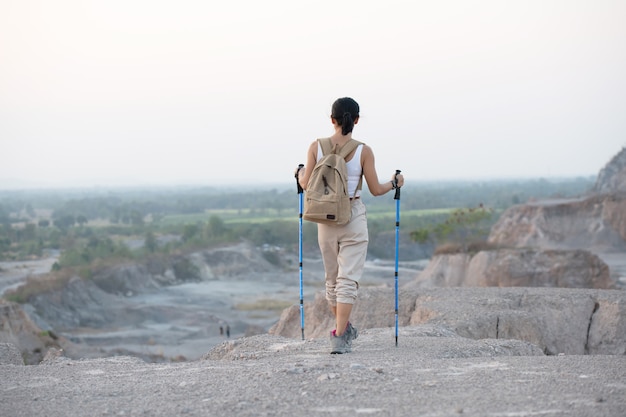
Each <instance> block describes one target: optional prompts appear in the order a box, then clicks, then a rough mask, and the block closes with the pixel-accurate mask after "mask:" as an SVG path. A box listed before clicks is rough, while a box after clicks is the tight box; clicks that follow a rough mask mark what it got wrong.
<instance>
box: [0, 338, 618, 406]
mask: <svg viewBox="0 0 626 417" xmlns="http://www.w3.org/2000/svg"><path fill="white" fill-rule="evenodd" d="M0 375H1V377H0V404H1V406H0V414H1V415H2V416H6V417H9V416H11V417H19V416H50V417H53V416H63V417H66V416H122V415H123V416H213V415H214V416H222V415H236V416H336V415H376V416H456V415H466V416H508V417H517V416H625V415H626V357H624V356H544V355H543V354H542V352H541V351H539V350H538V349H537V348H536V347H535V346H533V345H529V344H527V343H524V342H520V341H515V340H492V339H489V340H471V339H465V338H462V337H459V336H457V335H456V334H454V333H452V332H450V331H447V330H446V329H443V328H437V327H428V326H416V327H406V328H404V327H403V328H401V329H400V333H399V338H398V346H397V347H396V346H395V340H394V332H393V329H369V330H365V331H363V332H361V334H360V336H359V338H358V339H357V340H355V341H354V348H353V352H352V353H350V354H345V355H330V354H328V346H327V341H326V340H324V339H313V340H306V341H301V340H296V339H287V338H282V337H277V336H270V335H260V336H254V337H250V338H243V339H237V340H232V341H229V342H226V343H224V344H221V345H219V346H217V347H215V348H214V349H212V350H211V351H210V352H208V353H207V354H206V355H205V356H204V357H203V359H201V360H198V361H193V362H186V363H171V364H147V363H144V362H142V361H140V360H139V359H136V358H131V357H115V358H107V359H92V360H70V359H67V358H63V357H60V358H56V359H54V360H52V361H49V362H44V363H43V364H41V365H37V366H20V365H3V366H0Z"/></svg>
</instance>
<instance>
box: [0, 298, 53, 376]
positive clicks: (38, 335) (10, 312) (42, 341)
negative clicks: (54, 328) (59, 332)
mask: <svg viewBox="0 0 626 417" xmlns="http://www.w3.org/2000/svg"><path fill="white" fill-rule="evenodd" d="M5 344H10V345H11V346H12V347H8V346H6V345H5ZM0 346H2V355H3V357H6V358H7V359H6V360H7V361H9V362H11V363H13V362H15V361H16V359H15V357H16V353H15V352H16V351H17V352H19V355H20V360H21V361H22V363H26V364H35V363H39V362H40V361H41V360H42V359H43V357H44V355H45V354H46V352H47V350H48V349H49V348H52V347H55V348H60V344H59V340H58V337H57V336H56V335H55V334H54V333H52V332H49V331H42V329H41V328H40V327H38V326H37V325H36V324H35V323H34V322H33V321H32V320H31V318H30V317H29V316H28V314H26V313H25V312H24V310H23V309H22V307H21V306H20V305H19V304H17V303H13V302H10V301H5V300H3V299H0Z"/></svg>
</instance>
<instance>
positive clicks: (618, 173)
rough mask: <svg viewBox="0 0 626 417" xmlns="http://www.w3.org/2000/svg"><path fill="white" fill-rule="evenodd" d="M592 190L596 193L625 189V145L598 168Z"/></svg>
mask: <svg viewBox="0 0 626 417" xmlns="http://www.w3.org/2000/svg"><path fill="white" fill-rule="evenodd" d="M593 191H594V192H596V193H612V192H616V191H626V147H625V148H622V150H621V151H620V152H619V153H618V154H617V155H615V156H614V157H613V158H612V159H611V160H610V161H609V163H608V164H606V166H605V167H604V168H602V169H601V170H600V173H599V174H598V178H597V180H596V184H595V185H594V187H593Z"/></svg>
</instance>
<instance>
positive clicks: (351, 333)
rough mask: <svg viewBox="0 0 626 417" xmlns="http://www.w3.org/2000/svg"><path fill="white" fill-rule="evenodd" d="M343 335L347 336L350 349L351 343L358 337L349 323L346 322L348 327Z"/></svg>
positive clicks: (355, 330)
mask: <svg viewBox="0 0 626 417" xmlns="http://www.w3.org/2000/svg"><path fill="white" fill-rule="evenodd" d="M344 334H347V335H348V343H349V344H350V347H352V341H353V340H354V339H356V338H357V337H359V332H358V330H357V329H356V327H354V326H353V325H352V323H350V322H348V327H347V328H346V331H345V333H344Z"/></svg>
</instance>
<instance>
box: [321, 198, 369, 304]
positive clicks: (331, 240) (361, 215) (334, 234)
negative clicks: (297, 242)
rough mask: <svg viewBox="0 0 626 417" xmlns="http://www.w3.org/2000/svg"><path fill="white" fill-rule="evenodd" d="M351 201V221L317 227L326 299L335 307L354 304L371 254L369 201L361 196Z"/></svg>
mask: <svg viewBox="0 0 626 417" xmlns="http://www.w3.org/2000/svg"><path fill="white" fill-rule="evenodd" d="M351 204H352V217H351V219H350V222H349V223H348V224H345V225H343V226H331V225H325V224H318V226H317V239H318V243H319V246H320V251H321V253H322V259H323V261H324V272H325V275H326V299H327V300H328V302H329V303H330V305H332V306H336V305H337V302H340V303H345V304H354V302H355V301H356V297H357V290H358V288H359V279H360V278H361V275H362V274H363V266H364V265H365V257H366V255H367V244H368V240H369V239H368V232H367V216H366V213H365V204H363V202H362V201H361V200H360V199H354V200H352V203H351Z"/></svg>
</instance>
